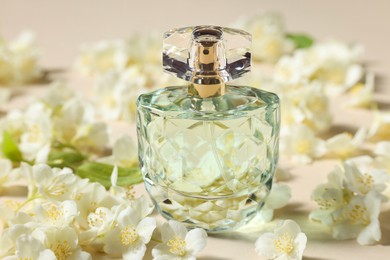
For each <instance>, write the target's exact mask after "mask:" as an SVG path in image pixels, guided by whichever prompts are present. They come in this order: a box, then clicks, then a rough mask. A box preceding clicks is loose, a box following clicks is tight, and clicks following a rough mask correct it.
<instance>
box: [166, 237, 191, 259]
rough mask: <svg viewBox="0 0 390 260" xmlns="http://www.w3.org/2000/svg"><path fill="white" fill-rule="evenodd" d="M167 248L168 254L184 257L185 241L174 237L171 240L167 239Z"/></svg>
mask: <svg viewBox="0 0 390 260" xmlns="http://www.w3.org/2000/svg"><path fill="white" fill-rule="evenodd" d="M167 246H169V247H170V248H169V252H171V253H172V254H175V255H178V256H184V255H185V254H186V253H187V251H186V241H184V240H183V239H182V238H180V237H178V236H175V237H174V238H172V239H169V241H168V243H167Z"/></svg>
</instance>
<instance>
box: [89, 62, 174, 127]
mask: <svg viewBox="0 0 390 260" xmlns="http://www.w3.org/2000/svg"><path fill="white" fill-rule="evenodd" d="M156 75H160V77H158V78H155V77H156ZM166 78H167V76H166V75H162V72H161V71H160V70H157V66H156V68H155V69H152V68H149V69H148V70H146V69H145V67H141V66H140V65H133V66H131V67H128V68H126V69H125V70H123V71H121V72H118V71H112V72H109V73H107V74H104V75H102V76H100V77H98V78H97V82H96V85H95V97H96V103H97V104H98V109H99V111H100V112H101V113H102V115H103V117H104V118H107V119H130V120H134V119H135V115H136V101H137V97H138V96H139V95H140V94H143V93H145V92H149V91H150V89H154V88H156V87H158V86H162V85H166V81H167V80H166Z"/></svg>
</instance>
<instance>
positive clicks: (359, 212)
mask: <svg viewBox="0 0 390 260" xmlns="http://www.w3.org/2000/svg"><path fill="white" fill-rule="evenodd" d="M349 219H350V220H351V222H352V224H363V225H366V226H367V225H368V224H370V219H369V217H368V216H367V208H366V207H364V206H361V205H359V204H357V205H355V206H354V207H353V208H352V210H351V211H350V212H349Z"/></svg>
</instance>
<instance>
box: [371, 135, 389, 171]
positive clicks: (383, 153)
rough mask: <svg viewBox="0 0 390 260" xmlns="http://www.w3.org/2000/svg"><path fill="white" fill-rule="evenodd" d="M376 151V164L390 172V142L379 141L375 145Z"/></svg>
mask: <svg viewBox="0 0 390 260" xmlns="http://www.w3.org/2000/svg"><path fill="white" fill-rule="evenodd" d="M374 153H375V155H376V157H375V161H374V165H375V166H376V167H378V168H382V169H385V170H387V171H388V172H390V142H389V141H383V142H379V143H377V144H376V146H375V150H374Z"/></svg>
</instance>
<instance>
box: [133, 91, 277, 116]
mask: <svg viewBox="0 0 390 260" xmlns="http://www.w3.org/2000/svg"><path fill="white" fill-rule="evenodd" d="M137 106H138V108H139V109H148V110H152V111H153V112H154V113H157V114H163V113H164V114H166V113H169V112H170V113H172V114H181V113H186V115H187V116H189V117H202V118H205V117H207V116H210V115H214V116H215V115H217V116H218V115H219V117H224V116H234V115H236V116H237V115H239V114H240V113H241V112H242V113H247V112H250V111H254V110H257V109H264V110H278V109H279V98H278V96H277V95H276V94H274V93H272V92H267V91H264V90H261V89H257V88H253V87H248V86H237V85H226V93H225V94H224V95H221V96H218V97H210V98H199V97H194V96H192V95H190V94H189V92H188V86H170V87H165V88H162V89H159V90H156V91H153V92H150V93H146V94H142V95H141V96H140V97H139V98H138V100H137Z"/></svg>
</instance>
